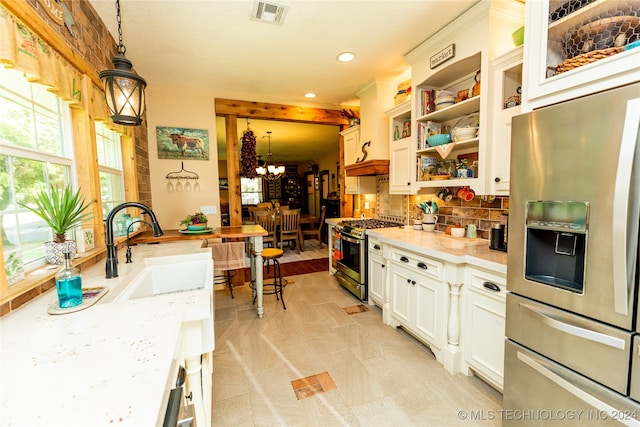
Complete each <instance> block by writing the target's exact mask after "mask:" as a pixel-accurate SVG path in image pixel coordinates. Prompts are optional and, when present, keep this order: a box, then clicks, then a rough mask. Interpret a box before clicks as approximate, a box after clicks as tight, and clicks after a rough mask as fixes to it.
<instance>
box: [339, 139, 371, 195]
mask: <svg viewBox="0 0 640 427" xmlns="http://www.w3.org/2000/svg"><path fill="white" fill-rule="evenodd" d="M340 135H342V138H343V142H344V164H345V166H346V165H351V164H354V163H356V160H358V159H361V158H362V157H363V156H364V153H362V151H361V150H360V126H352V127H350V128H348V129H345V130H343V131H342V132H340ZM343 178H344V192H345V194H373V193H375V192H376V177H375V176H346V172H345V173H344V175H343Z"/></svg>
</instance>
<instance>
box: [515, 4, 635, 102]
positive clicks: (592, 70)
mask: <svg viewBox="0 0 640 427" xmlns="http://www.w3.org/2000/svg"><path fill="white" fill-rule="evenodd" d="M579 6H582V7H579ZM639 17H640V5H639V4H638V0H594V1H582V2H573V1H572V2H567V1H566V0H551V1H549V0H537V1H528V2H527V3H526V23H525V48H524V63H525V64H527V66H526V67H525V69H524V81H525V83H524V85H523V89H524V93H523V95H524V97H523V104H522V107H523V111H530V110H532V109H534V108H538V107H542V106H545V105H550V104H554V103H557V102H561V101H565V100H567V99H571V98H576V97H579V96H584V95H587V94H590V93H594V92H599V91H602V90H605V89H609V88H612V87H616V86H620V85H623V84H627V83H630V82H633V81H637V80H638V79H640V59H639V57H640V46H638V47H635V48H632V46H637V44H635V45H632V43H634V42H637V41H638V38H639V37H640V27H639ZM578 64H584V65H580V66H577V65H578Z"/></svg>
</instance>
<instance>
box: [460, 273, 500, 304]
mask: <svg viewBox="0 0 640 427" xmlns="http://www.w3.org/2000/svg"><path fill="white" fill-rule="evenodd" d="M467 287H468V289H470V290H471V289H473V290H474V291H476V292H479V293H480V294H482V295H486V296H488V297H491V298H496V299H498V300H500V301H503V302H504V301H505V299H506V295H507V280H506V278H505V277H504V276H503V275H501V274H498V273H493V272H491V271H486V270H480V269H477V268H472V267H469V268H468V269H467Z"/></svg>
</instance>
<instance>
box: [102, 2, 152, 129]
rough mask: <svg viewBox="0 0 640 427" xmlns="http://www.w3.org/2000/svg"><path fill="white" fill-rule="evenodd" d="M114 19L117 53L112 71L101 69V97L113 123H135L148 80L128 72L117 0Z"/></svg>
mask: <svg viewBox="0 0 640 427" xmlns="http://www.w3.org/2000/svg"><path fill="white" fill-rule="evenodd" d="M116 19H117V21H118V37H119V39H118V54H117V55H116V56H114V57H113V59H112V60H111V62H113V65H114V67H115V69H114V70H104V71H101V72H100V79H101V80H102V83H103V84H104V97H105V100H106V101H107V107H108V108H109V112H110V113H111V119H112V120H113V122H114V123H117V124H119V125H125V126H138V125H140V124H141V123H142V115H143V114H144V108H145V101H144V88H145V87H146V86H147V82H146V81H145V80H144V79H143V78H142V77H140V76H139V75H137V74H136V73H134V72H133V71H131V68H132V66H133V64H132V63H131V61H129V60H128V59H127V58H126V57H125V56H124V54H125V52H126V51H127V48H125V47H124V44H123V43H122V26H121V24H122V23H121V18H120V0H116Z"/></svg>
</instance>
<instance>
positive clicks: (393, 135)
mask: <svg viewBox="0 0 640 427" xmlns="http://www.w3.org/2000/svg"><path fill="white" fill-rule="evenodd" d="M385 114H386V115H387V116H389V160H390V162H389V193H390V194H410V193H411V192H412V185H411V184H412V182H413V181H414V180H415V178H414V179H412V175H413V173H414V168H415V166H414V162H413V161H412V160H411V159H412V157H413V156H412V154H411V100H407V101H405V102H403V103H402V104H400V105H397V106H396V107H394V108H392V109H391V110H388V111H386V112H385Z"/></svg>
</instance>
